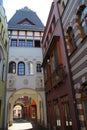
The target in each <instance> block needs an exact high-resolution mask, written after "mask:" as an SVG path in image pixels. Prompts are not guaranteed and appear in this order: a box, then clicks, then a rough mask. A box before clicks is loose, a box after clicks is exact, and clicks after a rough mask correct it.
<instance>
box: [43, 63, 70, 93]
mask: <svg viewBox="0 0 87 130" xmlns="http://www.w3.org/2000/svg"><path fill="white" fill-rule="evenodd" d="M66 75H67V74H66V72H65V70H64V67H63V65H62V64H60V65H58V66H57V67H56V69H55V70H54V71H53V73H52V74H49V76H48V78H47V80H46V81H45V90H46V92H48V91H50V90H51V89H52V88H53V87H56V86H57V85H58V84H60V83H62V82H63V81H64V78H65V77H66Z"/></svg>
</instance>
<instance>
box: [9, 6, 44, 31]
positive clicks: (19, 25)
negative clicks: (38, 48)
mask: <svg viewBox="0 0 87 130" xmlns="http://www.w3.org/2000/svg"><path fill="white" fill-rule="evenodd" d="M8 29H10V30H11V29H12V30H13V29H14V30H32V31H43V30H44V25H43V23H42V22H41V20H40V19H39V17H38V16H37V14H36V13H35V12H34V11H32V10H31V9H29V8H28V7H24V8H22V9H19V10H17V11H16V13H15V14H14V15H13V17H12V18H11V19H10V20H9V22H8Z"/></svg>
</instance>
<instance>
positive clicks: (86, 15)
mask: <svg viewBox="0 0 87 130" xmlns="http://www.w3.org/2000/svg"><path fill="white" fill-rule="evenodd" d="M81 25H82V27H83V29H84V33H85V34H86V35H87V7H85V8H84V9H83V11H82V13H81Z"/></svg>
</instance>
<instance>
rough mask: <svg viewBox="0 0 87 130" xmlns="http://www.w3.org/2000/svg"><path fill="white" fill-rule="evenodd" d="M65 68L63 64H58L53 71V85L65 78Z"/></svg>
mask: <svg viewBox="0 0 87 130" xmlns="http://www.w3.org/2000/svg"><path fill="white" fill-rule="evenodd" d="M64 73H65V72H64V68H63V65H58V66H57V67H56V69H55V70H54V72H53V73H52V86H53V87H54V86H56V85H57V84H58V83H60V82H62V81H63V78H64Z"/></svg>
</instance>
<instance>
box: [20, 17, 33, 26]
mask: <svg viewBox="0 0 87 130" xmlns="http://www.w3.org/2000/svg"><path fill="white" fill-rule="evenodd" d="M18 24H20V25H24V26H30V25H35V24H34V23H33V22H32V21H30V20H29V19H27V18H25V19H23V20H21V21H20V22H18Z"/></svg>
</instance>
